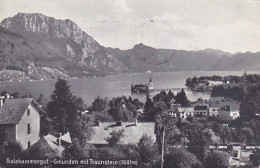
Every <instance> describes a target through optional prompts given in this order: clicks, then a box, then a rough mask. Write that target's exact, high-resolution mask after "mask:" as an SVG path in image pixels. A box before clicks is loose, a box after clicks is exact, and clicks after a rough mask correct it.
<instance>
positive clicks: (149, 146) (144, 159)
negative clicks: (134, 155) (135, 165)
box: [137, 134, 156, 165]
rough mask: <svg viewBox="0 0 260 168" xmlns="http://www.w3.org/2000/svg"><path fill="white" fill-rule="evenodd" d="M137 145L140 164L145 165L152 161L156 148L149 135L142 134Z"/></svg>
mask: <svg viewBox="0 0 260 168" xmlns="http://www.w3.org/2000/svg"><path fill="white" fill-rule="evenodd" d="M137 146H138V153H139V159H140V162H141V163H142V164H144V165H147V164H149V163H150V162H151V161H153V159H154V157H155V155H156V148H155V145H154V142H153V140H152V139H151V137H149V136H148V135H146V134H144V135H143V136H142V138H141V139H140V140H139V142H138V144H137Z"/></svg>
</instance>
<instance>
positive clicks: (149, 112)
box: [144, 95, 155, 121]
mask: <svg viewBox="0 0 260 168" xmlns="http://www.w3.org/2000/svg"><path fill="white" fill-rule="evenodd" d="M153 110H154V104H153V102H152V99H151V98H150V97H149V95H147V96H146V102H145V104H144V120H145V121H154V120H155V116H154V115H153Z"/></svg>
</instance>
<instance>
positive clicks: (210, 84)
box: [207, 80, 223, 86]
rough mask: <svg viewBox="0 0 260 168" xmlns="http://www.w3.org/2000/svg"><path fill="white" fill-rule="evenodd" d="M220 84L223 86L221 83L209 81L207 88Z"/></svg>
mask: <svg viewBox="0 0 260 168" xmlns="http://www.w3.org/2000/svg"><path fill="white" fill-rule="evenodd" d="M222 84H223V82H222V81H211V80H209V81H208V83H207V85H208V86H217V85H222Z"/></svg>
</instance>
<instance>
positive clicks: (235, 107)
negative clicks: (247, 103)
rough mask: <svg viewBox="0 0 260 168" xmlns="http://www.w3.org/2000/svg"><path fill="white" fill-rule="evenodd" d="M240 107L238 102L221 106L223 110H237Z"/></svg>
mask: <svg viewBox="0 0 260 168" xmlns="http://www.w3.org/2000/svg"><path fill="white" fill-rule="evenodd" d="M239 109H240V104H239V103H234V104H229V105H226V106H224V107H222V108H221V110H223V111H237V110H239Z"/></svg>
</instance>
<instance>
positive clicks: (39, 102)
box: [36, 93, 46, 106]
mask: <svg viewBox="0 0 260 168" xmlns="http://www.w3.org/2000/svg"><path fill="white" fill-rule="evenodd" d="M36 102H37V103H38V104H39V105H41V106H45V105H46V102H45V100H44V96H43V94H42V93H41V94H40V95H39V97H38V99H37V100H36Z"/></svg>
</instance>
